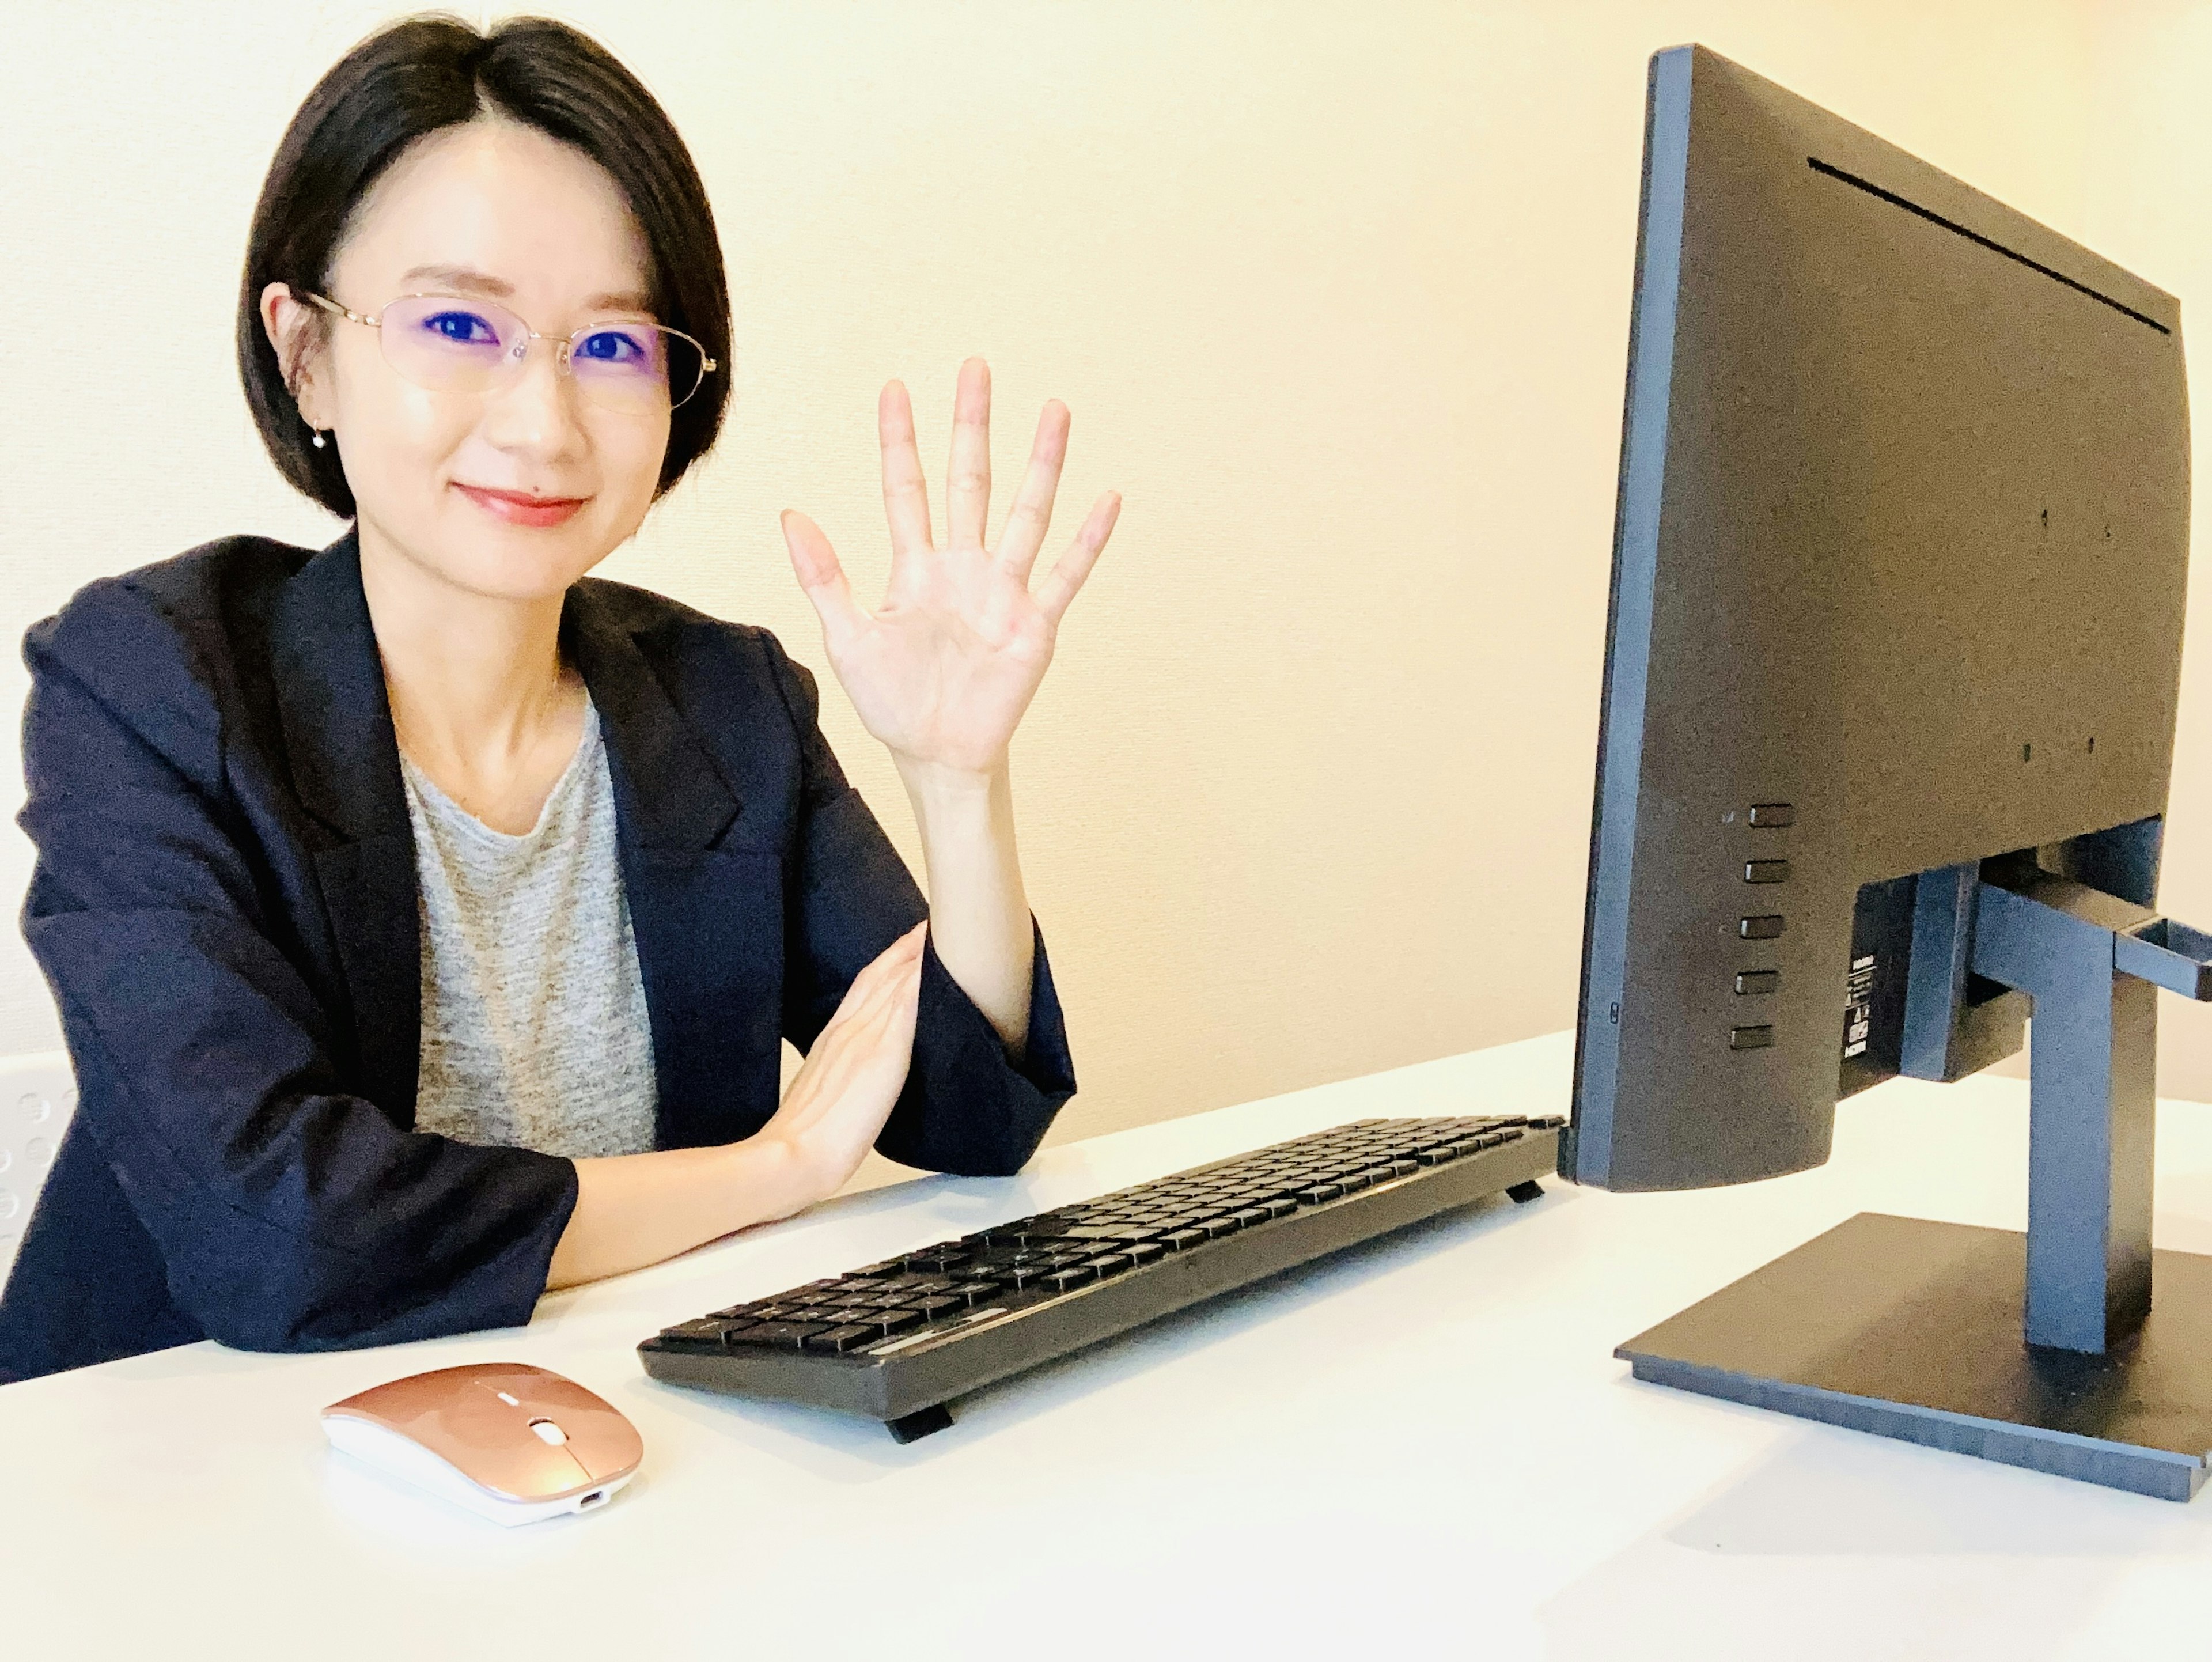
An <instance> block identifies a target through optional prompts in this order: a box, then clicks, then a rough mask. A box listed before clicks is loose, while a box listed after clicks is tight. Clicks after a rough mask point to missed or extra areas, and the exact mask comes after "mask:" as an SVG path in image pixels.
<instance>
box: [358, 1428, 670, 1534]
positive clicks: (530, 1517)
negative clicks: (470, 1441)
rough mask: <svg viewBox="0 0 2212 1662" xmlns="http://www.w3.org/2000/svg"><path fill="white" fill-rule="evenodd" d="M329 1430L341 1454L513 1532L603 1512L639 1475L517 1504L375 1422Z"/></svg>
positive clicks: (408, 1439) (625, 1474)
mask: <svg viewBox="0 0 2212 1662" xmlns="http://www.w3.org/2000/svg"><path fill="white" fill-rule="evenodd" d="M323 1430H324V1432H325V1434H327V1435H328V1436H329V1438H330V1440H331V1447H333V1448H335V1449H337V1450H338V1451H339V1452H341V1453H343V1454H347V1455H350V1456H351V1457H352V1458H355V1459H356V1460H359V1461H361V1462H362V1464H365V1465H368V1466H373V1467H374V1468H375V1469H376V1470H379V1471H381V1472H384V1473H386V1474H387V1475H389V1476H393V1477H397V1478H398V1479H399V1480H400V1481H402V1482H406V1483H410V1484H412V1485H413V1486H414V1487H416V1488H420V1489H425V1490H428V1492H429V1493H430V1494H432V1495H436V1496H437V1497H438V1498H439V1499H440V1500H441V1501H452V1502H453V1504H454V1505H455V1506H458V1507H465V1508H467V1509H468V1510H469V1511H471V1512H473V1513H476V1515H477V1517H479V1518H489V1519H490V1520H491V1521H492V1522H493V1523H495V1524H499V1525H504V1526H506V1527H507V1528H510V1529H512V1528H513V1527H514V1526H515V1525H520V1524H536V1523H542V1522H543V1521H544V1520H545V1519H548V1518H565V1517H568V1515H569V1514H571V1513H579V1512H597V1511H598V1510H599V1508H600V1507H603V1506H605V1504H606V1503H607V1502H608V1501H611V1500H612V1499H613V1498H614V1495H615V1491H616V1490H617V1489H619V1488H622V1487H623V1485H624V1484H625V1483H627V1482H629V1480H630V1479H631V1478H632V1477H634V1476H636V1475H637V1474H636V1473H635V1471H626V1472H624V1473H623V1475H622V1476H619V1477H612V1478H609V1479H608V1480H607V1481H606V1482H604V1483H593V1484H592V1485H591V1486H590V1487H589V1488H580V1489H578V1490H576V1491H575V1492H574V1494H570V1495H556V1496H555V1497H554V1498H553V1499H551V1500H550V1501H512V1500H509V1499H507V1497H506V1496H505V1495H495V1494H493V1493H492V1492H491V1491H490V1490H489V1489H488V1488H484V1487H483V1485H482V1484H480V1483H476V1482H471V1481H470V1480H469V1479H468V1478H467V1477H465V1476H463V1475H462V1474H461V1473H460V1472H459V1471H457V1470H454V1469H453V1467H452V1466H451V1465H449V1464H447V1463H446V1462H445V1461H443V1460H441V1459H440V1458H438V1457H437V1456H436V1455H435V1454H433V1453H431V1452H430V1451H429V1450H428V1449H427V1448H424V1447H423V1446H422V1445H421V1444H420V1443H417V1442H416V1441H414V1440H411V1439H410V1438H406V1437H403V1436H401V1435H400V1434H398V1433H397V1432H395V1431H388V1430H386V1428H383V1427H382V1426H380V1425H375V1424H374V1423H372V1422H369V1421H367V1420H362V1419H357V1418H356V1417H355V1416H353V1415H344V1414H334V1415H329V1416H327V1417H326V1418H325V1420H324V1421H323Z"/></svg>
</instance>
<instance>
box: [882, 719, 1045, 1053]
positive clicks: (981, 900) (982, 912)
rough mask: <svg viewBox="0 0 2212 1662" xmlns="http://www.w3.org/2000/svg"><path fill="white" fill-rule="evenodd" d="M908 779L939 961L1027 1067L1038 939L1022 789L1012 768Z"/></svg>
mask: <svg viewBox="0 0 2212 1662" xmlns="http://www.w3.org/2000/svg"><path fill="white" fill-rule="evenodd" d="M899 776H900V777H901V778H902V780H903V781H904V782H905V783H906V788H907V797H908V801H911V802H912V803H913V805H914V816H915V824H916V825H918V826H919V827H920V829H921V851H922V861H923V863H924V865H925V867H926V868H927V877H928V882H929V934H930V940H931V941H932V943H933V945H934V946H935V947H936V949H937V956H938V960H939V962H940V963H942V964H943V965H945V972H946V973H947V974H948V975H950V976H951V977H952V979H953V980H954V981H955V982H956V983H958V984H959V987H960V989H961V991H963V992H964V993H966V994H967V995H968V996H969V999H971V1000H972V1001H974V1002H975V1008H977V1009H978V1010H980V1011H981V1012H982V1013H983V1016H984V1019H985V1020H987V1021H988V1022H989V1023H990V1024H991V1026H992V1027H993V1028H994V1030H995V1031H996V1032H997V1033H998V1035H999V1038H1000V1040H1001V1041H1002V1042H1003V1043H1004V1044H1006V1048H1007V1050H1008V1051H1009V1053H1010V1054H1012V1056H1015V1057H1016V1058H1017V1059H1018V1058H1019V1056H1020V1055H1021V1050H1022V1044H1023V1041H1024V1039H1025V1038H1027V1037H1028V1035H1029V1029H1030V974H1031V970H1032V963H1031V960H1032V959H1033V958H1034V956H1035V953H1036V935H1035V933H1034V926H1033V925H1032V923H1031V922H1030V903H1029V897H1028V895H1027V894H1026V892H1024V889H1023V887H1022V868H1021V861H1020V859H1019V857H1018V854H1017V852H1016V849H1015V845H1014V797H1013V785H1012V780H1011V778H1010V776H1009V775H1008V773H1007V770H1006V769H1005V768H1004V767H1000V768H999V769H998V770H995V771H994V772H992V773H990V774H988V775H975V774H965V773H958V772H952V771H949V770H941V769H933V768H931V767H928V766H927V765H924V764H910V763H908V762H907V761H905V760H903V759H902V760H901V761H900V764H899Z"/></svg>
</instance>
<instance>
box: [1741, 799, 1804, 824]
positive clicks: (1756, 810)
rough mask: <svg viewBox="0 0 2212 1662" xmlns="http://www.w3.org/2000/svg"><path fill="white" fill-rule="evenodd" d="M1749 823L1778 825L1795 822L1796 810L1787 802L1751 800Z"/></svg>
mask: <svg viewBox="0 0 2212 1662" xmlns="http://www.w3.org/2000/svg"><path fill="white" fill-rule="evenodd" d="M1751 823H1752V824H1753V825H1765V826H1773V827H1780V826H1783V825H1796V823H1797V810H1796V809H1795V808H1793V807H1790V804H1788V803H1787V802H1753V804H1752V805H1751Z"/></svg>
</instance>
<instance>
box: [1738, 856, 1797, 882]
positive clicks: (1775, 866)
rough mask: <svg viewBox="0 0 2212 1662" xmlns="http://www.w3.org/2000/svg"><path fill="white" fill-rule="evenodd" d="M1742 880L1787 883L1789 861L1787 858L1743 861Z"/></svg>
mask: <svg viewBox="0 0 2212 1662" xmlns="http://www.w3.org/2000/svg"><path fill="white" fill-rule="evenodd" d="M1743 880H1744V881H1745V882H1747V883H1787V882H1788V881H1789V880H1790V862H1789V861H1787V860H1747V861H1744V862H1743Z"/></svg>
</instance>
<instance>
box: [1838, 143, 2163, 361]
mask: <svg viewBox="0 0 2212 1662" xmlns="http://www.w3.org/2000/svg"><path fill="white" fill-rule="evenodd" d="M1805 164H1806V166H1808V167H1810V168H1812V170H1813V171H1814V173H1816V174H1826V175H1827V176H1828V177H1829V178H1830V179H1833V180H1839V181H1840V182H1841V183H1843V184H1845V185H1848V186H1851V188H1852V189H1854V190H1859V191H1864V192H1866V193H1867V194H1868V195H1869V196H1871V197H1879V198H1881V200H1882V201H1884V202H1887V203H1888V204H1890V205H1891V206H1892V207H1893V208H1902V209H1904V210H1905V212H1907V213H1909V214H1917V215H1918V216H1920V217H1921V218H1923V219H1924V220H1926V221H1928V222H1929V223H1930V224H1931V225H1941V226H1942V228H1944V229H1945V230H1947V231H1949V232H1952V233H1954V234H1956V235H1959V236H1962V237H1964V238H1966V240H1967V241H1969V242H1974V243H1978V244H1980V245H1981V246H1982V247H1984V248H1987V249H1988V250H1989V251H1990V253H1998V254H2002V255H2003V256H2004V257H2005V258H2006V259H2009V260H2012V261H2014V262H2015V263H2016V264H2018V265H2025V266H2027V269H2028V270H2029V271H2040V272H2042V273H2043V275H2044V276H2045V277H2049V278H2051V280H2052V281H2053V282H2055V283H2064V284H2065V285H2066V286H2067V287H2068V288H2069V289H2073V290H2074V291H2075V293H2077V294H2083V295H2088V296H2089V298H2090V299H2092V300H2094V301H2102V302H2103V303H2104V304H2105V305H2106V306H2109V307H2112V309H2113V310H2114V311H2115V312H2123V313H2125V314H2127V315H2128V316H2129V317H2131V318H2133V319H2134V320H2136V322H2137V323H2145V324H2148V325H2149V326H2151V327H2152V328H2154V329H2155V330H2157V331H2158V332H2159V333H2160V334H2161V335H2170V334H2172V332H2173V331H2172V330H2171V329H2169V328H2167V327H2166V325H2164V324H2162V323H2160V321H2159V320H2157V319H2156V318H2154V317H2146V316H2144V315H2143V314H2142V313H2141V312H2138V311H2137V310H2136V308H2135V307H2132V306H2126V305H2123V304H2122V303H2121V302H2120V301H2117V300H2114V299H2113V298H2112V296H2111V295H2104V294H2100V293H2098V292H2097V290H2095V289H2092V288H2091V287H2090V286H2089V285H2088V284H2087V283H2077V282H2075V280H2074V279H2073V278H2072V277H2068V276H2067V275H2066V273H2065V272H2063V271H2053V270H2052V269H2051V267H2050V266H2048V265H2045V264H2044V263H2043V262H2042V261H2041V260H2039V259H2029V258H2028V257H2027V255H2026V254H2023V253H2021V252H2020V251H2019V250H2018V249H2016V248H2008V247H2005V246H2004V244H2003V243H2002V242H1996V241H1993V240H1990V238H1988V237H1985V236H1984V235H1983V234H1981V233H1980V232H1979V231H1972V230H1968V229H1967V228H1966V227H1965V226H1964V225H1961V224H1960V223H1959V222H1958V221H1957V220H1955V219H1946V218H1945V217H1944V216H1942V215H1941V214H1939V213H1937V212H1936V211H1935V210H1933V209H1930V208H1923V207H1922V206H1921V205H1920V204H1918V203H1917V202H1914V201H1912V200H1911V199H1910V198H1906V197H1901V196H1899V195H1898V193H1897V192H1894V191H1888V190H1884V189H1883V188H1882V187H1881V186H1879V185H1877V184H1875V182H1874V181H1873V180H1870V179H1861V178H1860V177H1859V176H1858V175H1857V174H1847V173H1845V172H1844V170H1843V169H1842V168H1841V167H1831V166H1830V165H1829V164H1828V163H1827V162H1825V161H1821V160H1820V157H1818V156H1816V155H1808V156H1807V157H1806V158H1805Z"/></svg>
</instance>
